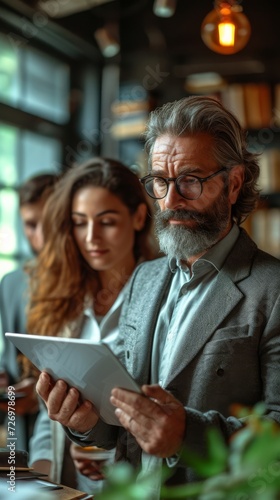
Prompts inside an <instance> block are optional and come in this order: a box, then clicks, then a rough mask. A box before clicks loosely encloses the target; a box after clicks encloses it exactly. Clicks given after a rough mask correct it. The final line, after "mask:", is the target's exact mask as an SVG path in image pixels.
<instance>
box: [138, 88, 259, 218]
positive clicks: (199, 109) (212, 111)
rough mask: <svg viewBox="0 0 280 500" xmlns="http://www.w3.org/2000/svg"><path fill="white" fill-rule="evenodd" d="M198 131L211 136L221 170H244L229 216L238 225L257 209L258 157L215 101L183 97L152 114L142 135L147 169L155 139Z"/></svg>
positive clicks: (229, 113)
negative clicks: (242, 180) (239, 188)
mask: <svg viewBox="0 0 280 500" xmlns="http://www.w3.org/2000/svg"><path fill="white" fill-rule="evenodd" d="M201 132H204V133H207V134H209V135H210V136H211V137H213V139H214V148H213V151H212V152H213V155H214V158H215V160H216V161H217V163H218V166H219V167H220V168H222V167H227V168H228V169H230V168H232V167H234V166H236V165H243V167H244V174H245V176H244V183H243V186H242V188H241V190H240V193H239V196H238V199H237V201H236V203H235V205H233V207H232V217H233V219H234V220H235V221H236V223H237V224H240V223H241V222H243V221H244V220H245V219H246V217H247V216H248V215H249V214H250V212H252V210H253V209H254V208H256V206H257V203H258V200H259V188H258V186H257V182H258V177H259V173H260V168H259V165H258V154H254V153H251V152H249V151H248V149H247V148H248V145H247V142H246V133H245V131H244V130H243V129H242V128H241V126H240V124H239V122H238V120H237V119H236V118H235V116H234V115H233V114H232V113H231V112H230V111H228V110H227V109H225V108H224V107H223V106H222V104H221V103H220V102H218V101H217V100H215V99H212V98H210V97H206V96H194V97H186V98H183V99H180V100H179V101H175V102H170V103H167V104H165V105H163V106H162V107H161V108H158V109H156V110H155V111H153V112H152V113H151V114H150V118H149V121H148V124H147V129H146V132H145V139H146V145H145V149H146V151H147V153H148V160H149V168H151V161H152V154H153V148H154V144H155V141H156V139H157V138H158V137H160V136H162V135H165V134H166V135H171V136H174V137H178V136H188V135H194V134H198V133H201Z"/></svg>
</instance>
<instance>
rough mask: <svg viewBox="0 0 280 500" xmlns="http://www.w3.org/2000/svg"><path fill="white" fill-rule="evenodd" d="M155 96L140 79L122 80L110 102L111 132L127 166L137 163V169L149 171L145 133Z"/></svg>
mask: <svg viewBox="0 0 280 500" xmlns="http://www.w3.org/2000/svg"><path fill="white" fill-rule="evenodd" d="M154 108H155V101H154V97H153V95H152V93H151V92H149V91H148V90H146V89H145V88H144V86H143V85H141V84H140V83H139V82H137V81H127V82H123V83H121V84H120V87H119V92H118V98H117V99H115V100H114V101H113V102H112V104H111V114H112V126H111V136H112V138H113V139H114V140H115V141H117V143H118V150H119V158H120V160H121V161H122V162H123V163H125V164H126V165H128V166H135V167H136V166H137V167H138V170H137V173H139V175H144V174H145V172H146V156H145V153H144V142H143V133H144V131H145V128H146V123H147V120H148V117H149V113H150V111H152V109H154Z"/></svg>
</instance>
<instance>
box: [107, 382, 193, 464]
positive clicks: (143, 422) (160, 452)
mask: <svg viewBox="0 0 280 500" xmlns="http://www.w3.org/2000/svg"><path fill="white" fill-rule="evenodd" d="M142 392H143V394H144V395H141V394H137V393H136V392H131V391H127V390H124V389H113V390H112V395H111V403H112V404H113V405H114V406H116V408H117V409H116V410H115V413H116V415H117V417H118V419H119V421H120V423H121V424H122V426H123V427H125V429H127V430H128V431H129V432H130V433H131V434H132V435H133V436H134V437H135V439H136V440H137V442H138V444H139V445H140V446H141V448H142V449H143V450H144V451H145V452H146V453H149V454H150V455H155V456H157V457H162V458H166V457H170V456H172V455H174V454H175V453H177V452H178V451H179V450H180V447H181V445H182V443H183V438H184V433H185V425H186V412H185V409H184V407H183V405H182V404H181V403H180V402H179V401H178V400H177V399H176V398H174V397H173V396H172V395H171V394H170V393H169V392H167V391H165V390H164V389H162V388H161V387H160V386H158V385H143V386H142Z"/></svg>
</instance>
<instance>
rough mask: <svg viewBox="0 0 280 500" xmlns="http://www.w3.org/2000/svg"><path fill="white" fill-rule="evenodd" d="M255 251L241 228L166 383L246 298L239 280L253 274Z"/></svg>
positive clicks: (175, 355) (174, 356) (176, 354)
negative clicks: (239, 286) (252, 266)
mask: <svg viewBox="0 0 280 500" xmlns="http://www.w3.org/2000/svg"><path fill="white" fill-rule="evenodd" d="M255 251H256V245H255V244H254V243H253V242H252V240H250V238H249V237H248V236H247V234H246V233H245V232H243V231H242V232H241V234H240V237H239V238H238V241H237V244H236V245H235V246H234V248H233V249H232V251H231V252H230V254H229V256H228V258H227V259H226V262H225V264H224V265H223V268H222V269H221V270H220V272H219V274H218V276H217V278H216V279H215V280H214V281H213V283H212V286H211V288H210V290H209V296H208V300H207V301H206V302H205V304H204V305H203V310H201V308H199V310H198V311H197V312H196V314H194V316H193V319H192V321H191V322H190V324H189V327H188V331H187V332H186V333H185V335H186V338H185V342H184V345H183V346H182V343H179V345H178V346H177V348H175V349H174V351H173V352H172V353H171V356H172V359H173V360H176V363H172V370H171V371H170V373H169V374H168V376H167V378H166V383H165V386H166V385H168V383H170V382H171V380H172V379H174V378H175V377H176V376H177V375H178V374H179V373H180V372H181V370H182V369H183V368H185V367H186V366H187V365H188V364H189V363H190V362H191V361H192V360H193V359H194V357H195V356H196V355H197V354H198V352H199V351H200V350H201V349H202V347H203V346H204V344H205V343H206V342H207V341H208V340H209V339H210V337H211V336H212V335H213V334H214V332H215V331H216V330H217V328H218V326H219V325H220V324H221V322H222V321H223V320H224V319H225V318H226V317H228V316H229V315H230V313H231V311H232V310H233V309H234V308H235V307H236V305H237V304H238V302H239V301H240V300H241V299H242V298H243V294H242V292H241V291H240V290H239V288H238V286H237V284H236V283H237V282H238V281H241V280H242V279H244V278H246V277H247V276H248V275H249V274H250V269H251V262H252V256H253V254H254V252H255ZM170 364H171V363H170Z"/></svg>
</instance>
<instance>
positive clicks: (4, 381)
mask: <svg viewBox="0 0 280 500" xmlns="http://www.w3.org/2000/svg"><path fill="white" fill-rule="evenodd" d="M56 180H57V176H56V175H55V174H51V173H46V174H45V173H44V174H38V175H35V176H33V177H31V178H29V179H28V180H27V181H25V182H24V183H23V184H22V185H21V186H20V187H19V190H18V194H19V211H20V216H21V219H22V223H23V230H24V234H25V236H26V238H27V241H28V242H29V245H30V248H31V251H32V253H33V254H34V255H37V254H38V253H39V252H40V250H41V249H42V247H43V233H42V216H43V209H44V205H45V203H46V200H47V198H48V196H49V195H50V194H51V192H52V191H53V188H54V185H55V182H56ZM27 291H28V277H27V274H26V273H25V271H24V268H23V267H19V268H18V269H16V270H15V271H13V272H11V273H8V274H6V275H5V276H4V277H3V278H2V280H1V283H0V313H1V328H2V336H3V340H2V345H3V346H4V349H3V352H2V356H1V360H0V370H1V386H2V388H3V389H4V388H5V387H6V386H7V385H11V384H16V389H17V392H18V393H21V394H22V395H23V394H25V397H20V398H18V399H17V401H16V411H17V414H18V416H17V420H16V425H17V429H16V431H17V443H16V444H17V448H19V449H27V446H28V437H29V431H30V430H29V429H27V428H26V425H27V421H30V422H29V423H31V422H32V421H33V418H32V417H31V418H30V419H29V417H28V415H33V414H34V413H36V411H37V406H38V405H37V398H36V393H35V391H34V386H35V380H34V379H31V378H28V379H25V380H22V381H21V382H19V380H20V376H21V373H20V366H19V363H18V360H17V354H18V353H17V351H16V349H15V347H14V345H13V344H12V343H11V342H9V341H7V340H6V338H5V336H4V334H5V332H21V333H26V326H25V308H26V301H27ZM0 409H1V410H2V411H7V405H6V403H0ZM21 415H22V416H23V418H20V416H21ZM31 426H32V425H31Z"/></svg>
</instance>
